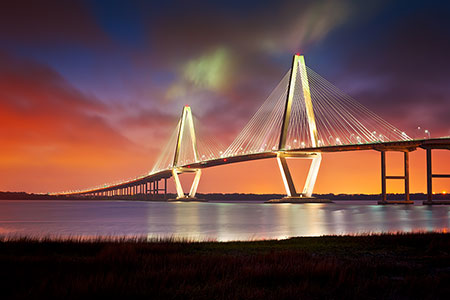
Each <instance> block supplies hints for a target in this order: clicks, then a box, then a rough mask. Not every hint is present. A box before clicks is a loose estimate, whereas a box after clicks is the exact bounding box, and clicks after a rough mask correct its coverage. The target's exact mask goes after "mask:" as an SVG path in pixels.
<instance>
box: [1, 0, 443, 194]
mask: <svg viewBox="0 0 450 300" xmlns="http://www.w3.org/2000/svg"><path fill="white" fill-rule="evenodd" d="M3 2H4V3H2V6H1V9H0V191H26V192H44V193H45V192H59V191H67V190H77V189H85V188H90V187H95V186H98V185H103V184H105V183H113V182H117V181H121V180H123V179H131V178H135V177H137V176H141V175H143V174H147V173H148V172H149V171H150V170H151V169H152V166H153V164H154V163H155V161H156V157H158V155H159V152H160V151H161V149H162V148H163V146H164V145H165V144H166V141H167V139H168V137H169V136H170V134H171V132H172V131H173V130H174V128H175V125H176V122H177V120H178V119H177V118H178V117H179V114H180V112H181V109H182V107H183V106H184V105H185V104H189V105H190V106H191V107H192V109H193V113H194V115H195V116H196V117H197V118H198V119H199V120H200V121H202V122H203V124H204V125H205V128H208V129H209V130H210V131H211V132H210V133H211V134H212V135H213V136H214V137H215V138H216V139H217V140H219V141H222V143H223V144H224V145H225V146H227V145H229V144H230V143H231V142H232V141H233V139H234V138H235V137H236V136H237V134H238V133H239V132H240V130H242V128H243V127H244V126H245V124H246V123H247V122H248V121H249V120H250V118H251V116H252V115H253V114H254V113H255V111H256V110H257V109H258V107H259V106H260V105H261V104H262V103H263V102H264V100H265V99H266V98H267V96H268V95H269V94H270V91H271V90H272V89H273V88H274V87H275V86H276V84H277V83H278V82H279V80H280V79H281V78H282V77H283V75H284V74H285V73H286V71H287V70H288V69H289V66H290V63H291V59H292V54H293V53H296V52H298V51H300V52H301V53H302V54H305V58H306V61H307V63H306V64H307V65H308V66H309V67H311V68H312V69H314V70H316V71H317V72H318V73H320V74H321V75H323V76H324V77H325V78H327V79H328V80H329V81H330V82H332V83H333V84H334V85H336V86H337V87H338V88H339V89H341V90H343V91H344V92H345V93H347V94H349V95H351V96H352V97H354V98H355V99H356V100H357V101H359V102H360V103H362V104H363V105H365V106H366V107H368V108H369V109H370V110H371V111H373V112H375V113H376V114H378V115H380V116H381V117H383V118H384V119H385V120H386V121H388V122H389V123H391V124H393V125H394V126H396V127H397V128H399V129H400V130H402V131H405V132H406V133H407V134H408V135H409V136H411V137H412V138H423V137H424V135H426V134H424V132H425V131H424V130H425V129H427V131H428V130H429V132H431V137H440V136H450V126H449V117H448V116H449V115H450V105H449V99H450V89H449V84H448V78H449V77H450V73H449V72H450V60H449V59H448V57H449V53H450V39H449V37H450V33H449V29H450V25H449V23H450V19H449V18H448V14H447V13H446V11H445V9H444V7H446V6H447V5H446V4H443V3H444V2H445V1H441V2H438V1H434V2H430V1H418V2H417V3H415V4H414V5H413V4H412V3H408V9H406V8H405V6H404V5H405V4H404V3H401V2H397V1H378V2H379V3H376V4H375V3H374V4H371V5H368V4H367V3H366V1H333V0H324V1H269V2H267V1H266V2H261V1H259V2H258V1H254V3H253V2H252V3H250V4H249V2H248V1H231V2H230V1H228V2H223V1H222V2H219V1H209V2H208V5H201V6H196V5H195V4H193V3H190V2H189V3H187V2H186V1H182V3H181V4H179V5H176V4H173V3H166V2H164V1H160V2H158V1H131V0H130V1H127V4H128V5H125V4H122V3H119V2H117V3H116V2H114V1H113V2H111V3H108V5H107V6H104V5H102V4H101V3H100V2H99V3H97V2H96V1H63V2H62V1H59V0H48V1H40V2H39V3H38V2H37V1H35V2H36V3H34V2H33V3H31V2H30V1H28V2H30V3H27V4H26V5H25V4H22V3H20V1H19V2H18V1H3ZM157 2H158V3H157ZM419 2H420V3H419ZM256 6H257V7H258V9H256V10H255V9H254V8H255V7H256ZM249 16H250V17H249ZM268 20H269V21H268ZM418 70H420V72H418ZM418 126H421V129H420V130H418V129H417V128H418ZM402 162H403V160H402V157H401V154H391V153H389V154H388V163H389V164H388V174H395V175H398V174H401V173H402V171H403V167H402ZM290 163H291V165H292V169H293V173H294V177H295V179H296V182H297V189H298V190H301V187H302V181H303V180H304V178H305V176H306V163H307V162H306V161H302V160H298V161H290ZM433 164H434V168H435V172H437V173H450V152H449V151H446V152H445V151H436V153H435V155H434V160H433ZM185 176H187V175H183V177H185ZM187 177H188V176H187ZM185 179H186V178H184V179H182V180H183V181H186V180H185ZM170 185H171V191H174V189H173V183H172V181H170ZM443 190H446V191H449V190H450V180H448V179H435V180H434V191H435V192H442V191H443ZM425 191H426V178H425V153H424V151H423V150H418V151H416V152H414V153H412V154H411V192H425ZM199 192H240V193H283V192H284V190H283V184H282V182H281V176H280V174H279V170H278V167H277V163H276V161H275V160H274V159H272V160H265V161H253V162H247V163H240V164H236V165H228V166H221V167H215V168H211V169H207V170H205V171H204V172H203V176H202V179H201V181H200V185H199ZM315 192H316V193H380V155H379V153H377V152H374V151H372V152H370V151H367V152H349V153H340V154H325V155H324V157H323V161H322V165H321V168H320V172H319V176H318V180H317V183H316V188H315ZM388 192H403V185H402V184H401V182H394V183H393V182H391V181H390V182H389V183H388Z"/></svg>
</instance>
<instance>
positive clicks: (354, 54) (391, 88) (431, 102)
mask: <svg viewBox="0 0 450 300" xmlns="http://www.w3.org/2000/svg"><path fill="white" fill-rule="evenodd" d="M397 22H398V23H397ZM397 22H394V24H389V30H383V31H382V32H380V33H379V34H373V35H372V37H371V39H369V40H368V42H367V43H366V44H365V45H364V46H363V47H359V48H358V49H355V50H351V51H349V53H348V56H347V57H346V59H344V60H343V61H342V62H343V70H345V73H343V74H342V75H343V76H341V78H340V79H339V82H340V84H341V85H342V86H344V87H345V86H347V87H348V89H349V90H354V93H352V96H354V97H355V98H356V99H358V100H360V101H362V102H363V103H364V104H365V105H367V106H369V108H371V109H373V110H375V111H377V112H378V113H379V114H380V115H381V116H383V117H384V118H387V119H388V120H389V121H391V123H395V125H398V127H400V128H402V129H403V130H405V131H406V132H411V133H410V135H411V136H414V129H415V128H416V127H417V126H418V125H421V126H423V127H424V126H426V127H428V128H429V129H431V128H432V129H433V130H432V132H433V133H434V136H440V135H448V130H449V129H450V122H449V119H448V118H446V117H445V116H448V115H450V87H449V85H448V78H449V77H450V59H449V56H448V53H450V39H449V36H450V29H449V28H450V21H449V20H448V18H447V16H446V13H445V12H444V10H441V8H439V7H436V8H432V9H421V10H417V11H414V12H413V13H411V14H409V15H407V16H406V17H404V18H402V19H401V21H397ZM367 53H373V54H372V55H371V58H370V59H368V55H367ZM355 82H356V83H358V82H365V88H364V89H359V90H356V89H355Z"/></svg>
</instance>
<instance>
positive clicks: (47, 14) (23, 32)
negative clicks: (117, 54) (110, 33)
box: [0, 0, 108, 47]
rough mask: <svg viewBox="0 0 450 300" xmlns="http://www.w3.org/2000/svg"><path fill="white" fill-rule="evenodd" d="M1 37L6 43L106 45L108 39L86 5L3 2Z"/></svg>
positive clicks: (66, 0)
mask: <svg viewBox="0 0 450 300" xmlns="http://www.w3.org/2000/svg"><path fill="white" fill-rule="evenodd" d="M0 36H1V39H2V40H3V42H4V43H13V44H14V45H31V44H33V45H36V44H38V45H40V46H41V47H46V46H47V45H48V43H49V42H52V43H53V44H52V45H54V44H67V43H68V42H72V43H83V44H89V45H102V44H103V43H105V42H106V41H108V37H107V36H106V34H105V33H104V32H103V30H102V29H101V28H100V27H99V26H98V24H97V23H96V21H95V19H94V17H93V15H92V14H91V12H90V10H89V9H88V8H87V7H86V6H85V5H84V4H83V2H82V1H70V0H42V1H24V0H17V1H2V2H1V4H0Z"/></svg>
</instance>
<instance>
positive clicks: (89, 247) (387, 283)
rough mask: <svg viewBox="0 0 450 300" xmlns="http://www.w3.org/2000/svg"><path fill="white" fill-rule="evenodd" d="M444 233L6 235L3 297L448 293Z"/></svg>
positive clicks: (1, 260)
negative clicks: (216, 238) (219, 238)
mask: <svg viewBox="0 0 450 300" xmlns="http://www.w3.org/2000/svg"><path fill="white" fill-rule="evenodd" d="M449 280H450V235H449V234H444V233H415V234H400V233H398V234H371V235H364V236H362V235H356V236H327V237H309V238H307V237H304V238H292V239H287V240H281V241H271V240H269V241H249V242H213V241H202V242H199V241H195V240H189V239H187V240H186V239H180V238H176V237H173V238H160V239H158V238H154V239H153V240H150V241H149V240H148V239H147V238H146V237H140V236H137V237H93V238H90V239H86V238H83V237H69V238H65V239H55V238H49V237H47V238H45V237H44V238H41V239H33V238H26V237H4V238H2V239H0V285H1V291H2V295H3V296H4V297H2V299H25V298H27V299H33V298H58V299H79V298H82V297H97V298H98V297H101V296H103V297H105V296H106V297H109V298H124V297H127V298H130V297H133V298H147V299H148V298H151V299H343V298H345V299H448V296H449V293H450V289H449V284H448V283H449V282H450V281H449Z"/></svg>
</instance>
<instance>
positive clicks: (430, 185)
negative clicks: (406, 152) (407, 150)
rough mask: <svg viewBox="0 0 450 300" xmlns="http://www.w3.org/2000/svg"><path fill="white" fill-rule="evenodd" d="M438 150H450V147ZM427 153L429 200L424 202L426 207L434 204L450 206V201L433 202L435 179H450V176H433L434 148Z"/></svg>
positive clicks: (427, 150)
mask: <svg viewBox="0 0 450 300" xmlns="http://www.w3.org/2000/svg"><path fill="white" fill-rule="evenodd" d="M436 149H447V150H450V147H442V148H436ZM425 150H426V152H427V200H426V201H423V204H425V205H433V204H447V205H449V204H450V200H433V178H450V174H433V168H432V164H431V163H432V153H431V150H432V148H426V149H425Z"/></svg>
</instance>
